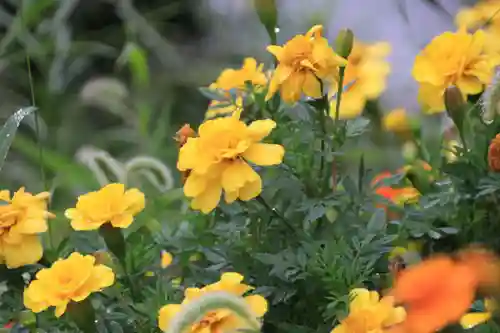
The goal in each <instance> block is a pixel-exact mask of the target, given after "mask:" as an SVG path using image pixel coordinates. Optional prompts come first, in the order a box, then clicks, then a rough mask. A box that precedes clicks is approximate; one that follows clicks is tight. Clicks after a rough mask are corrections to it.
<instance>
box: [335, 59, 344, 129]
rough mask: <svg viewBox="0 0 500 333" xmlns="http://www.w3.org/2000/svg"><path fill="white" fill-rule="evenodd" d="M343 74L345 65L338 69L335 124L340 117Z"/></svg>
mask: <svg viewBox="0 0 500 333" xmlns="http://www.w3.org/2000/svg"><path fill="white" fill-rule="evenodd" d="M344 76H345V67H340V69H339V89H338V91H337V104H336V105H335V124H336V123H337V122H338V121H339V119H340V100H341V99H342V92H343V90H344Z"/></svg>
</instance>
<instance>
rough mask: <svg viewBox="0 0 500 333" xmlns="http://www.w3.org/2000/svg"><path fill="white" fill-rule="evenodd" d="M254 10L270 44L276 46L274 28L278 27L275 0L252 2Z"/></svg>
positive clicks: (256, 0) (255, 0)
mask: <svg viewBox="0 0 500 333" xmlns="http://www.w3.org/2000/svg"><path fill="white" fill-rule="evenodd" d="M254 5H255V10H256V11H257V15H258V16H259V19H260V22H261V23H262V25H264V27H265V28H266V30H267V34H268V35H269V38H270V39H271V44H273V45H275V44H276V27H277V25H278V10H277V8H276V0H254Z"/></svg>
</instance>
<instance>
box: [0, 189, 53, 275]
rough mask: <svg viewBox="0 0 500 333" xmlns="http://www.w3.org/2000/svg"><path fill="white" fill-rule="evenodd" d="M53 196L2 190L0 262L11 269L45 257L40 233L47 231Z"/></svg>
mask: <svg viewBox="0 0 500 333" xmlns="http://www.w3.org/2000/svg"><path fill="white" fill-rule="evenodd" d="M49 197H50V193H48V192H42V193H39V194H37V195H33V194H31V193H28V192H25V191H24V187H22V188H20V189H19V190H18V191H17V192H15V193H14V195H13V196H12V198H11V196H10V193H9V191H7V190H4V191H0V202H1V204H0V263H5V265H6V266H7V267H8V268H17V267H21V266H24V265H29V264H34V263H36V262H37V261H38V260H40V259H41V258H42V255H43V248H42V243H41V242H40V239H39V238H38V234H39V233H42V232H45V231H47V218H49V217H53V216H54V215H53V214H51V213H49V212H48V211H47V200H48V199H49Z"/></svg>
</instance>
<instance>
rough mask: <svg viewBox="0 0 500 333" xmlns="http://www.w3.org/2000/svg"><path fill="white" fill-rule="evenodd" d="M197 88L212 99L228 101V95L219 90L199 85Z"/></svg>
mask: <svg viewBox="0 0 500 333" xmlns="http://www.w3.org/2000/svg"><path fill="white" fill-rule="evenodd" d="M198 90H199V91H200V92H201V94H202V95H203V96H205V97H206V98H208V99H210V100H214V101H222V102H229V101H228V97H227V96H224V95H223V94H222V93H221V92H220V91H218V90H215V89H211V88H207V87H199V88H198Z"/></svg>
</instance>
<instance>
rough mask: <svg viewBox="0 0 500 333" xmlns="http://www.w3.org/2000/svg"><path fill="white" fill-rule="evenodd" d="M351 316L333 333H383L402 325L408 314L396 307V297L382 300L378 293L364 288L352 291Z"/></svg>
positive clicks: (332, 332)
mask: <svg viewBox="0 0 500 333" xmlns="http://www.w3.org/2000/svg"><path fill="white" fill-rule="evenodd" d="M350 296H351V302H350V304H349V315H348V316H347V318H345V319H344V320H342V321H341V322H340V325H338V326H337V327H335V328H334V329H333V330H332V331H331V333H351V332H370V333H383V332H384V331H385V329H387V328H388V327H391V326H393V325H396V324H399V323H401V322H402V321H403V320H404V319H405V317H406V313H405V310H404V309H403V308H402V307H395V306H394V297H392V296H387V297H383V298H382V299H380V296H379V294H378V293H377V292H376V291H369V290H367V289H364V288H358V289H353V290H351V293H350Z"/></svg>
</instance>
